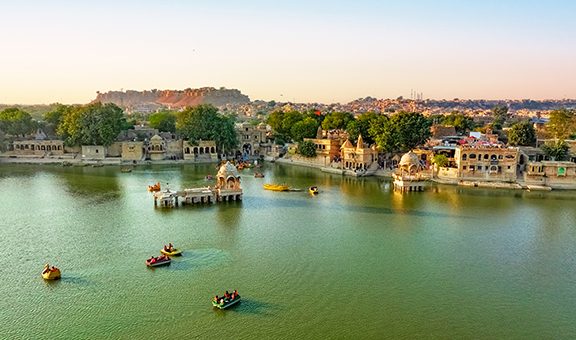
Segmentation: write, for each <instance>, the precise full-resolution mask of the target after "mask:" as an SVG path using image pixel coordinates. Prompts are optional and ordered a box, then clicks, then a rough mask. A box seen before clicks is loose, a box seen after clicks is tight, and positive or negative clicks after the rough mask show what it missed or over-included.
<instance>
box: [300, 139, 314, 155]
mask: <svg viewBox="0 0 576 340" xmlns="http://www.w3.org/2000/svg"><path fill="white" fill-rule="evenodd" d="M298 153H300V154H301V155H302V156H304V157H314V156H316V145H315V144H314V143H312V142H311V141H304V142H302V143H300V144H298Z"/></svg>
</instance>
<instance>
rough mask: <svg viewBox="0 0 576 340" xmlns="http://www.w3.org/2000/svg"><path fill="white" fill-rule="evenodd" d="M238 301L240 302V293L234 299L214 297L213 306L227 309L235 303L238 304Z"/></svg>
mask: <svg viewBox="0 0 576 340" xmlns="http://www.w3.org/2000/svg"><path fill="white" fill-rule="evenodd" d="M238 302H240V295H239V294H236V295H235V296H234V299H232V298H231V297H230V298H224V297H221V298H219V299H218V301H216V300H215V299H214V298H213V299H212V306H214V307H216V308H218V309H226V308H228V307H231V306H234V305H235V304H237V303H238Z"/></svg>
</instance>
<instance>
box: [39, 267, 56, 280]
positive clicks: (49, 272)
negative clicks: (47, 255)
mask: <svg viewBox="0 0 576 340" xmlns="http://www.w3.org/2000/svg"><path fill="white" fill-rule="evenodd" d="M60 277H61V275H60V269H58V268H56V267H54V266H52V267H50V265H49V264H46V265H45V266H44V270H42V278H43V279H44V280H58V279H59V278H60Z"/></svg>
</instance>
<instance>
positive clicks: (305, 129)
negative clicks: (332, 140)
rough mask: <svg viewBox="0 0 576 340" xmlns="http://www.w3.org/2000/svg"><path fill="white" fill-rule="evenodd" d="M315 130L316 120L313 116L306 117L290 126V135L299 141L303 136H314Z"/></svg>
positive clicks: (316, 127)
mask: <svg viewBox="0 0 576 340" xmlns="http://www.w3.org/2000/svg"><path fill="white" fill-rule="evenodd" d="M317 131H318V122H317V121H316V120H315V119H314V118H311V117H306V118H304V119H303V120H301V121H299V122H297V123H296V124H294V126H292V129H290V135H291V136H292V138H293V139H294V141H296V142H301V141H302V140H303V139H304V138H314V137H316V132H317Z"/></svg>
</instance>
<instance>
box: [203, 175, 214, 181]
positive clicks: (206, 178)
mask: <svg viewBox="0 0 576 340" xmlns="http://www.w3.org/2000/svg"><path fill="white" fill-rule="evenodd" d="M213 179H214V176H212V175H206V176H204V180H206V181H211V180H213Z"/></svg>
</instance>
